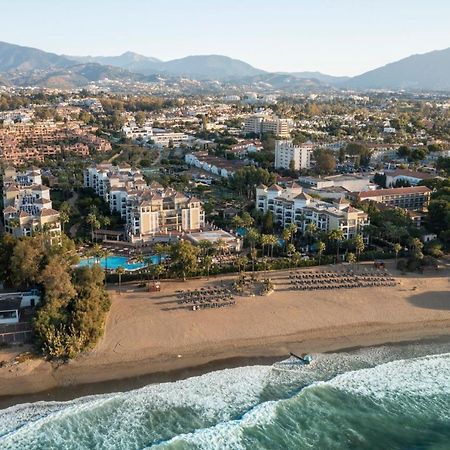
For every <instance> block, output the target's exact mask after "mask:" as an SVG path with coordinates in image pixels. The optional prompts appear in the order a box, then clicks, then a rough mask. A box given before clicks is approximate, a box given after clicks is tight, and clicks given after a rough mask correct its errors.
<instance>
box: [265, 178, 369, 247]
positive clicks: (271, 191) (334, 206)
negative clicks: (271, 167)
mask: <svg viewBox="0 0 450 450" xmlns="http://www.w3.org/2000/svg"><path fill="white" fill-rule="evenodd" d="M256 207H257V209H258V210H260V211H261V212H263V213H266V212H267V211H271V212H272V214H273V219H274V222H275V223H276V224H277V225H279V226H281V227H286V226H288V225H289V224H291V223H295V224H296V225H297V226H298V228H299V229H300V230H301V231H302V232H304V231H305V230H306V227H307V226H308V224H310V223H313V224H315V225H316V227H317V230H318V231H322V232H328V231H332V230H342V232H343V234H344V239H352V238H354V237H355V236H357V235H358V234H362V233H363V232H364V227H365V226H366V225H368V224H369V218H368V215H367V214H366V213H365V212H364V211H361V210H359V209H356V208H353V207H352V206H351V205H350V203H349V201H348V200H343V199H341V200H338V201H336V202H335V203H328V202H324V201H318V200H315V199H313V198H312V197H311V196H309V195H307V194H305V193H304V192H303V190H302V187H301V186H300V185H298V184H297V183H295V182H294V183H291V184H290V185H289V186H287V187H286V188H282V187H280V186H278V185H276V184H274V185H272V186H270V187H267V186H264V185H260V186H258V188H257V189H256Z"/></svg>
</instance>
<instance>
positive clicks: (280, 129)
mask: <svg viewBox="0 0 450 450" xmlns="http://www.w3.org/2000/svg"><path fill="white" fill-rule="evenodd" d="M290 122H291V121H290V120H289V119H281V118H279V117H276V116H271V115H269V114H264V113H260V114H254V115H253V116H250V117H248V118H247V119H246V120H245V125H244V133H245V134H247V133H254V134H258V135H259V134H261V133H272V134H274V135H275V136H280V137H289V136H290V133H289V132H290Z"/></svg>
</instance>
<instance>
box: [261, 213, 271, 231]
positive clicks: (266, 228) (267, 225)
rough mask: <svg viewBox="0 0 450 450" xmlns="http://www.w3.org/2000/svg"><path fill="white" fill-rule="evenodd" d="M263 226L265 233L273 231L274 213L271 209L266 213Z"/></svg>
mask: <svg viewBox="0 0 450 450" xmlns="http://www.w3.org/2000/svg"><path fill="white" fill-rule="evenodd" d="M262 228H263V231H264V232H265V233H272V232H273V213H272V211H270V210H269V211H267V212H266V213H265V214H264V217H263V225H262Z"/></svg>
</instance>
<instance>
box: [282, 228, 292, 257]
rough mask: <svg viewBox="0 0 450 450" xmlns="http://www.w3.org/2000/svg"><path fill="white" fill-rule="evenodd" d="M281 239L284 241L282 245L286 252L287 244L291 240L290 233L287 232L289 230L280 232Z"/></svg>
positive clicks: (285, 229)
mask: <svg viewBox="0 0 450 450" xmlns="http://www.w3.org/2000/svg"><path fill="white" fill-rule="evenodd" d="M281 237H282V238H283V241H284V244H283V245H284V248H285V249H286V252H287V247H288V243H289V241H290V239H291V231H290V230H289V228H284V229H283V231H282V232H281Z"/></svg>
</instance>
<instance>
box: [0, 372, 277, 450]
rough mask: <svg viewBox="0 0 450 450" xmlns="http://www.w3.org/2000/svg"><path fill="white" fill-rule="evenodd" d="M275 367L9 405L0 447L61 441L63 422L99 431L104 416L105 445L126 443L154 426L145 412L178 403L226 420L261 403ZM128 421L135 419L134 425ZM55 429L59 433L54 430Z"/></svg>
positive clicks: (3, 416)
mask: <svg viewBox="0 0 450 450" xmlns="http://www.w3.org/2000/svg"><path fill="white" fill-rule="evenodd" d="M270 370H271V369H270V367H269V366H250V367H241V368H235V369H226V370H222V371H217V372H211V373H208V374H205V375H202V376H199V377H194V378H190V379H187V380H180V381H177V382H173V383H163V384H157V385H150V386H146V387H144V388H142V389H138V390H135V391H131V392H126V393H118V394H107V395H100V396H91V397H87V398H84V399H79V400H75V401H71V402H59V403H38V404H31V405H22V406H18V407H13V408H9V409H7V410H5V411H2V412H1V414H0V422H1V425H0V427H1V428H0V430H1V434H3V437H0V447H1V448H5V449H9V448H11V449H12V448H14V449H15V448H24V449H25V448H33V445H34V443H36V442H37V441H38V440H39V439H42V438H44V439H48V438H49V437H51V438H52V440H53V442H57V443H58V441H60V439H65V438H66V437H67V436H60V434H59V433H60V432H61V428H60V426H61V425H62V424H63V425H64V429H65V430H66V431H67V429H70V428H71V427H72V428H73V430H72V431H73V432H74V435H77V434H78V433H82V432H85V433H88V432H94V433H95V432H96V430H93V431H92V430H91V429H90V428H91V425H92V423H95V425H96V426H98V425H99V423H101V422H102V421H103V424H104V426H105V427H107V428H108V435H107V436H105V435H101V433H102V432H103V431H104V430H102V429H100V430H98V431H99V436H98V439H99V442H102V444H103V446H102V447H99V448H121V447H120V444H118V443H120V442H121V441H122V439H124V438H125V439H129V437H130V431H131V430H132V431H133V433H139V432H141V431H144V430H143V429H142V430H140V428H141V427H142V428H144V427H145V426H148V423H146V422H145V420H143V417H145V416H146V414H147V413H148V412H149V411H155V412H158V413H164V411H166V412H167V413H169V412H170V411H172V410H173V409H174V408H190V409H193V410H195V411H197V412H198V415H199V416H200V417H202V419H203V420H205V421H213V422H215V423H217V422H221V421H226V420H229V419H230V418H231V417H232V415H235V414H236V413H238V412H239V411H242V412H244V411H246V410H248V409H249V408H251V407H252V406H253V405H255V404H257V403H258V399H259V396H260V394H261V392H262V390H263V389H264V387H265V386H266V383H267V377H268V375H269V373H270ZM3 419H4V420H3ZM124 424H129V426H128V428H127V426H124ZM52 432H54V436H49V433H52ZM43 433H45V434H46V436H43ZM63 442H64V441H60V442H59V443H60V444H63ZM70 448H77V447H76V446H74V447H70ZM80 448H82V447H80Z"/></svg>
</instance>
